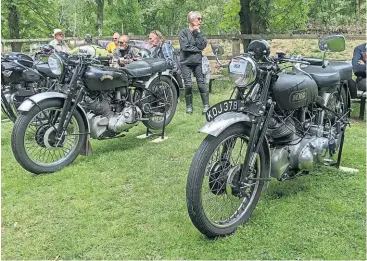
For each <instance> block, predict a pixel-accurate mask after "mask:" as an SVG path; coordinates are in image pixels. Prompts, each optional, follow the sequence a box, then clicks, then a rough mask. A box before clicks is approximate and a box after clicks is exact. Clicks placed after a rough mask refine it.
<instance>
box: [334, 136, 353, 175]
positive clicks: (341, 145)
mask: <svg viewBox="0 0 367 261" xmlns="http://www.w3.org/2000/svg"><path fill="white" fill-rule="evenodd" d="M344 134H345V130H344V131H343V134H342V138H341V141H340V147H339V152H338V160H337V161H336V163H334V164H333V165H332V166H333V167H335V168H337V169H340V170H341V171H344V172H349V173H356V172H358V171H359V170H358V169H353V168H347V167H341V166H340V161H341V158H342V152H343V147H344Z"/></svg>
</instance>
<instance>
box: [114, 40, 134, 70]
mask: <svg viewBox="0 0 367 261" xmlns="http://www.w3.org/2000/svg"><path fill="white" fill-rule="evenodd" d="M129 40H130V39H129V37H128V36H127V35H122V36H121V37H120V39H119V47H117V48H115V50H114V51H113V63H117V64H118V65H120V66H125V64H129V63H131V62H132V61H137V60H140V56H139V54H138V53H137V52H136V50H135V48H134V47H132V46H131V45H129Z"/></svg>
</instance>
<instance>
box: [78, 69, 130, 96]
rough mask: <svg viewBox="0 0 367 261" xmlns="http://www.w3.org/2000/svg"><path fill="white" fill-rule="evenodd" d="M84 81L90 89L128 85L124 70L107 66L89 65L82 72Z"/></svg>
mask: <svg viewBox="0 0 367 261" xmlns="http://www.w3.org/2000/svg"><path fill="white" fill-rule="evenodd" d="M84 82H85V85H86V86H87V88H88V89H89V90H91V91H103V90H114V89H115V88H118V87H127V86H129V79H128V77H127V74H126V73H125V72H123V71H122V70H119V69H117V68H112V67H107V66H100V67H97V66H89V67H88V69H87V71H86V72H85V74H84Z"/></svg>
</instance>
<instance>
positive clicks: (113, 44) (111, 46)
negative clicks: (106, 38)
mask: <svg viewBox="0 0 367 261" xmlns="http://www.w3.org/2000/svg"><path fill="white" fill-rule="evenodd" d="M119 38H120V34H119V33H114V34H113V36H112V42H110V43H109V44H108V45H107V47H106V50H107V51H108V52H109V53H111V54H112V53H113V51H114V50H115V48H116V47H118V46H119V44H118V41H119Z"/></svg>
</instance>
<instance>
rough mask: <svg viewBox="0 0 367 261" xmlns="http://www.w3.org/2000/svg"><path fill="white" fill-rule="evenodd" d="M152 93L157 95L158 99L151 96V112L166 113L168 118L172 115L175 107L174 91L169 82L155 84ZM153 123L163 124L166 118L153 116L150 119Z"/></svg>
mask: <svg viewBox="0 0 367 261" xmlns="http://www.w3.org/2000/svg"><path fill="white" fill-rule="evenodd" d="M151 91H152V92H153V93H154V94H155V95H157V97H158V99H155V98H153V96H151V102H150V103H148V104H149V105H148V106H149V111H150V112H152V113H153V115H154V113H156V112H158V113H164V112H166V118H169V116H170V115H171V113H172V105H173V102H174V100H173V91H172V89H171V85H170V84H169V83H167V82H164V81H160V82H159V83H157V84H155V85H154V86H153V87H152V89H151ZM150 120H151V121H154V122H161V121H163V120H164V116H153V117H150Z"/></svg>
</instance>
